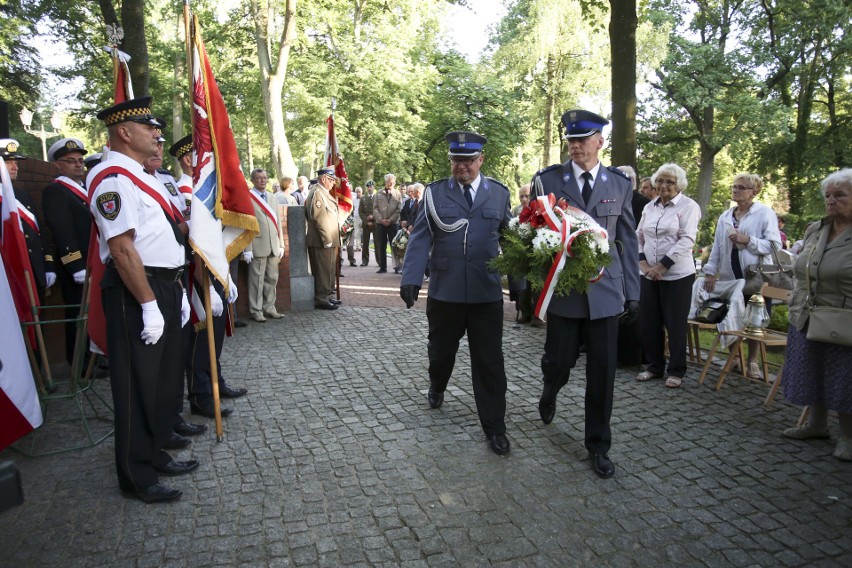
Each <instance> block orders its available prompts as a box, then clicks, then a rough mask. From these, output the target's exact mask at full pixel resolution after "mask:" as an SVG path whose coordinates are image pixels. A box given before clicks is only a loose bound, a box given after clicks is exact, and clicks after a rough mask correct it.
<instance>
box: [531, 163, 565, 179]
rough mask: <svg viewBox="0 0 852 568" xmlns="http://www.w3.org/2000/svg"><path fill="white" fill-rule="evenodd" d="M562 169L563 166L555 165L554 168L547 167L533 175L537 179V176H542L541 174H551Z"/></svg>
mask: <svg viewBox="0 0 852 568" xmlns="http://www.w3.org/2000/svg"><path fill="white" fill-rule="evenodd" d="M561 167H562V164H553V165H552V166H547V167H546V168H544V169H543V170H538V171H537V172H536V173H535V174H534V175H533V178H535V176H540V175H541V174H543V173H546V172H549V171H550V170H555V169H556V168H561Z"/></svg>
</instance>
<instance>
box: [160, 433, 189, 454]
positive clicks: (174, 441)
mask: <svg viewBox="0 0 852 568" xmlns="http://www.w3.org/2000/svg"><path fill="white" fill-rule="evenodd" d="M190 444H192V440H190V439H189V438H184V437H183V436H181V435H180V434H178V433H177V432H172V435H171V436H170V437H169V441H168V442H166V445H165V446H163V447H164V448H165V449H167V450H182V449H183V448H187V447H189V445H190Z"/></svg>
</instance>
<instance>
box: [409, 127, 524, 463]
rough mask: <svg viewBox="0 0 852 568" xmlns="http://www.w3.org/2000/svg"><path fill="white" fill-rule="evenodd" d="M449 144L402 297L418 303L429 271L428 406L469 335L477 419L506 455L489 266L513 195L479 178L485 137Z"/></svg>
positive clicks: (459, 136)
mask: <svg viewBox="0 0 852 568" xmlns="http://www.w3.org/2000/svg"><path fill="white" fill-rule="evenodd" d="M445 138H446V140H447V142H449V146H450V151H449V158H450V168H451V171H452V174H453V175H452V177H449V178H445V179H442V180H439V181H436V182H433V183H431V184H430V185H429V186H428V187H427V188H426V191H425V195H424V197H423V203H422V206H421V207H420V210H419V211H418V214H417V220H416V221H415V224H414V230H413V231H412V232H411V236H410V238H409V241H408V248H407V250H406V252H405V270H404V271H403V276H402V282H401V284H400V296H401V297H402V299H403V301H405V304H406V306H407V307H409V308H410V307H411V306H412V305H414V302H415V301H416V300H417V296H418V293H419V291H420V287H421V285H422V283H423V276H424V273H425V271H426V268H427V266H428V268H429V270H430V281H429V298H428V299H427V303H426V317H427V319H428V320H429V345H428V353H429V397H428V398H429V406H430V407H431V408H433V409H435V408H440V406H441V404H443V402H444V391H445V390H446V388H447V383H448V382H449V380H450V376H451V375H452V372H453V366H454V365H455V358H456V352H457V351H458V348H459V340H460V339H461V338H462V336H463V335H464V334H465V332H467V337H468V343H469V345H470V359H471V375H472V379H473V393H474V398H475V399H476V409H477V411H478V413H479V421H480V424H481V425H482V429H483V430H484V432H485V436H486V438H487V439H488V441H489V443H490V447H491V450H492V451H493V452H494V453H496V454H498V455H505V454H508V453H509V440H508V438H506V422H505V415H506V372H505V369H504V366H503V345H502V344H503V290H502V287H501V284H500V274H499V273H498V272H497V271H496V270H492V269H491V268H489V267H488V261H490V260H491V259H492V258H494V257H495V256H497V253H498V238H499V236H500V231H501V229H503V227H505V226H506V225H508V223H509V219H510V215H509V190H508V189H507V188H506V187H505V186H504V185H503V184H502V183H500V182H498V181H497V180H495V179H492V178H487V177H485V176H483V175H481V174H480V172H479V170H480V168H481V167H482V162H483V161H484V156H483V154H482V147H483V145H484V144H485V142H486V138H485V137H484V136H480V135H479V134H475V133H473V132H451V133H450V134H448V135H447V136H446V137H445Z"/></svg>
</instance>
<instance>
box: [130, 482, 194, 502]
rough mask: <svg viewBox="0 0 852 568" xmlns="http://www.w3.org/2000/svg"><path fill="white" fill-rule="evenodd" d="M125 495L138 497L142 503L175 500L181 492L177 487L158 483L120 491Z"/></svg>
mask: <svg viewBox="0 0 852 568" xmlns="http://www.w3.org/2000/svg"><path fill="white" fill-rule="evenodd" d="M121 494H122V495H124V496H125V497H132V498H133V499H139V500H140V501H142V502H144V503H167V502H168V501H177V500H178V499H180V496H181V495H183V493H182V492H181V491H180V490H179V489H172V488H171V487H166V486H165V485H161V484H159V483H155V484H154V485H151V486H150V487H146V488H145V489H143V490H142V491H122V492H121Z"/></svg>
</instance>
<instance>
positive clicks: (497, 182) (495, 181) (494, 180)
mask: <svg viewBox="0 0 852 568" xmlns="http://www.w3.org/2000/svg"><path fill="white" fill-rule="evenodd" d="M485 179H487V180H488V181H489V182H494V183H495V184H497V187H502V188H503V189H505V190H506V191H509V188H508V187H506V186H505V185H503V182H502V181H500V180H498V179H494V178H493V177H488V176H485Z"/></svg>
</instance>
